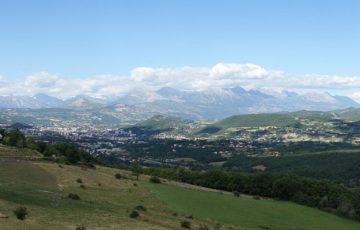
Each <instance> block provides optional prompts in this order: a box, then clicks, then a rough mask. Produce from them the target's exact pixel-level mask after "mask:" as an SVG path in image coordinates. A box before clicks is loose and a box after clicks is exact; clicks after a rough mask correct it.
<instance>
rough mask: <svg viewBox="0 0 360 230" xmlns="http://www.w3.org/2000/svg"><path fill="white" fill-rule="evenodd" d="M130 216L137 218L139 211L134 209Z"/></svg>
mask: <svg viewBox="0 0 360 230" xmlns="http://www.w3.org/2000/svg"><path fill="white" fill-rule="evenodd" d="M129 216H130V218H136V217H139V216H140V214H139V212H138V211H135V210H133V211H132V212H131V213H130V215H129Z"/></svg>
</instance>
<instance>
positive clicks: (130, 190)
mask: <svg viewBox="0 0 360 230" xmlns="http://www.w3.org/2000/svg"><path fill="white" fill-rule="evenodd" d="M0 147H1V157H0V217H1V216H7V217H8V218H0V226H1V228H0V229H1V230H14V229H15V230H17V229H26V230H42V229H44V230H45V229H46V230H47V229H54V230H57V229H59V230H60V229H75V227H76V226H77V225H80V224H83V225H84V226H86V229H101V230H102V229H104V230H105V229H135V230H136V229H154V230H155V229H156V230H158V229H180V224H181V222H183V221H189V222H190V224H191V227H192V229H199V228H200V226H208V227H209V229H213V228H214V226H217V223H219V226H221V229H231V228H232V229H285V227H286V229H300V228H301V229H350V230H351V229H358V228H360V223H358V222H354V221H352V220H348V219H344V218H340V217H337V216H333V215H331V214H328V213H325V212H322V211H319V210H317V209H312V208H307V207H303V206H299V205H295V204H292V203H288V202H280V201H275V200H255V199H253V198H251V197H249V196H247V198H245V197H244V198H238V197H234V196H233V195H232V194H229V193H224V195H220V194H219V192H208V191H198V190H190V189H188V188H184V186H187V185H186V184H182V185H179V184H178V183H173V182H171V181H169V182H165V181H163V182H164V183H170V184H176V186H168V185H164V184H151V183H149V182H148V181H149V177H148V176H145V175H142V176H141V177H140V180H139V181H137V180H136V178H135V176H133V175H132V174H131V173H130V172H128V171H124V170H119V169H114V168H107V167H101V166H97V167H96V169H91V168H87V167H84V166H73V165H59V164H57V163H51V162H45V161H42V160H40V159H39V158H38V154H37V153H36V152H34V151H28V150H25V152H24V153H23V154H20V153H21V152H22V150H20V149H16V148H11V147H5V146H0ZM29 158H30V159H31V161H30V160H28V159H29ZM116 173H119V174H121V178H120V179H117V178H115V174H116ZM79 179H80V180H79ZM187 187H193V186H190V185H189V186H187ZM203 190H207V189H205V188H203ZM69 194H76V195H78V196H79V197H80V199H79V200H74V199H70V198H68V195H69ZM139 205H141V206H143V207H145V208H146V211H138V212H139V213H140V216H139V217H137V218H130V217H129V214H130V213H131V212H132V211H133V210H134V209H135V207H137V206H139ZM20 206H24V207H26V208H27V210H28V216H27V218H26V220H23V221H21V220H18V219H16V217H15V216H14V214H13V211H14V210H15V209H16V208H17V207H20ZM282 226H283V227H282Z"/></svg>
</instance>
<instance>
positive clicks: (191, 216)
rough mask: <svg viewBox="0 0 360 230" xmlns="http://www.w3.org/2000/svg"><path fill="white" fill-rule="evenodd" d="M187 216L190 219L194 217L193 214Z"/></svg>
mask: <svg viewBox="0 0 360 230" xmlns="http://www.w3.org/2000/svg"><path fill="white" fill-rule="evenodd" d="M186 218H188V219H194V216H193V215H189V216H186Z"/></svg>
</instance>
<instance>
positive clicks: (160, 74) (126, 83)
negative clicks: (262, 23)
mask: <svg viewBox="0 0 360 230" xmlns="http://www.w3.org/2000/svg"><path fill="white" fill-rule="evenodd" d="M235 86H240V87H243V88H245V89H247V90H249V89H258V90H260V91H261V90H262V91H264V92H267V93H273V94H276V93H279V92H281V91H283V90H287V91H295V92H300V93H304V92H314V91H318V92H324V91H328V92H331V93H332V92H336V93H337V94H341V95H346V96H350V97H352V98H353V99H354V100H357V101H358V102H360V76H338V75H321V74H290V73H287V72H285V71H282V70H272V69H266V68H264V67H261V66H259V65H255V64H226V63H218V64H216V65H214V66H212V67H190V66H186V67H179V68H151V67H138V68H135V69H133V70H132V71H131V72H130V74H129V75H128V76H117V75H97V76H92V77H87V78H71V77H67V76H62V75H60V74H52V73H47V72H39V73H35V74H32V75H30V76H27V77H25V78H23V79H19V80H10V79H7V78H6V77H5V76H1V75H0V95H29V96H31V95H35V94H38V93H43V94H47V95H51V96H55V97H60V98H69V97H73V96H76V95H80V94H81V95H88V96H92V97H114V96H119V95H124V94H126V93H128V92H130V91H132V90H134V89H144V90H146V89H152V90H157V89H160V88H162V87H172V88H176V89H180V90H196V91H201V90H207V89H212V88H224V87H235Z"/></svg>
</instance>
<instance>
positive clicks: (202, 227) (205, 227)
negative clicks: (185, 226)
mask: <svg viewBox="0 0 360 230" xmlns="http://www.w3.org/2000/svg"><path fill="white" fill-rule="evenodd" d="M199 230H209V227H208V226H206V225H200V227H199Z"/></svg>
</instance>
